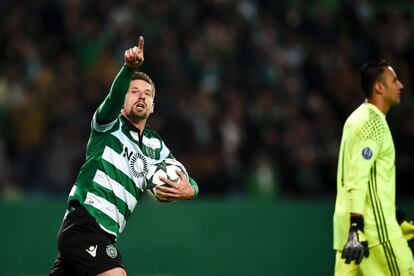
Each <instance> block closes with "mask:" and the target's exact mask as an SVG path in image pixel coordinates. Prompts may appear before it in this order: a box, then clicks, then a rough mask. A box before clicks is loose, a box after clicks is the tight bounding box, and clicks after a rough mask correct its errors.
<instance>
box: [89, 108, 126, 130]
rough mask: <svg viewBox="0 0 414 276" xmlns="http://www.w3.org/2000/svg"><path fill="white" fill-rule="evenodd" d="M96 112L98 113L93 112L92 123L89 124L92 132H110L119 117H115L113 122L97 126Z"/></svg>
mask: <svg viewBox="0 0 414 276" xmlns="http://www.w3.org/2000/svg"><path fill="white" fill-rule="evenodd" d="M96 112H98V111H95V113H94V114H93V118H92V122H91V127H92V128H93V129H94V130H96V131H98V132H105V131H108V130H110V129H111V128H112V127H113V126H114V125H115V123H116V122H117V120H118V118H119V117H117V118H116V119H115V120H113V121H112V122H110V123H109V124H106V125H99V124H98V122H97V121H96Z"/></svg>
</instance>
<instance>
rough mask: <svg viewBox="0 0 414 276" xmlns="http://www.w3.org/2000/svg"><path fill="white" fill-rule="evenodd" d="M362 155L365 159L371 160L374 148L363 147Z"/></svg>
mask: <svg viewBox="0 0 414 276" xmlns="http://www.w3.org/2000/svg"><path fill="white" fill-rule="evenodd" d="M362 157H364V159H366V160H369V159H371V157H372V150H371V148H369V147H366V148H363V149H362Z"/></svg>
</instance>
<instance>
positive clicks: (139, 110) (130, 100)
mask: <svg viewBox="0 0 414 276" xmlns="http://www.w3.org/2000/svg"><path fill="white" fill-rule="evenodd" d="M124 111H125V114H126V116H127V117H128V119H130V120H131V121H132V122H135V121H141V120H145V119H147V118H148V117H149V115H150V114H151V113H152V112H154V97H153V92H152V89H151V85H150V84H149V83H147V82H146V81H144V80H133V81H131V84H130V85H129V89H128V92H127V94H126V95H125V103H124Z"/></svg>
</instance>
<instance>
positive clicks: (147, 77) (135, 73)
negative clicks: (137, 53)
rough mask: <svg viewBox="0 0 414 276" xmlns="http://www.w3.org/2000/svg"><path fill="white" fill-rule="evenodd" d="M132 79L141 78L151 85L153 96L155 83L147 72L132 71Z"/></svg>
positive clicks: (153, 94) (153, 95) (153, 96)
mask: <svg viewBox="0 0 414 276" xmlns="http://www.w3.org/2000/svg"><path fill="white" fill-rule="evenodd" d="M132 80H143V81H145V82H147V83H148V84H149V85H150V86H151V90H152V98H155V84H154V82H153V81H152V79H151V78H150V77H149V76H148V75H147V74H145V73H144V72H138V71H137V72H134V74H133V75H132Z"/></svg>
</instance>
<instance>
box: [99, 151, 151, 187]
mask: <svg viewBox="0 0 414 276" xmlns="http://www.w3.org/2000/svg"><path fill="white" fill-rule="evenodd" d="M102 159H104V160H106V161H108V162H109V163H111V164H112V165H114V166H115V168H117V169H118V170H120V171H121V172H123V173H124V174H125V175H127V176H128V177H129V178H130V179H131V181H133V182H134V183H135V186H137V188H138V189H140V190H141V191H143V185H144V181H141V183H136V181H134V179H133V177H132V175H131V171H130V169H129V165H128V163H127V161H126V159H125V157H123V156H122V154H118V153H117V152H116V151H114V150H113V149H111V148H110V147H108V146H106V147H105V150H104V152H103V154H102Z"/></svg>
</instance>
